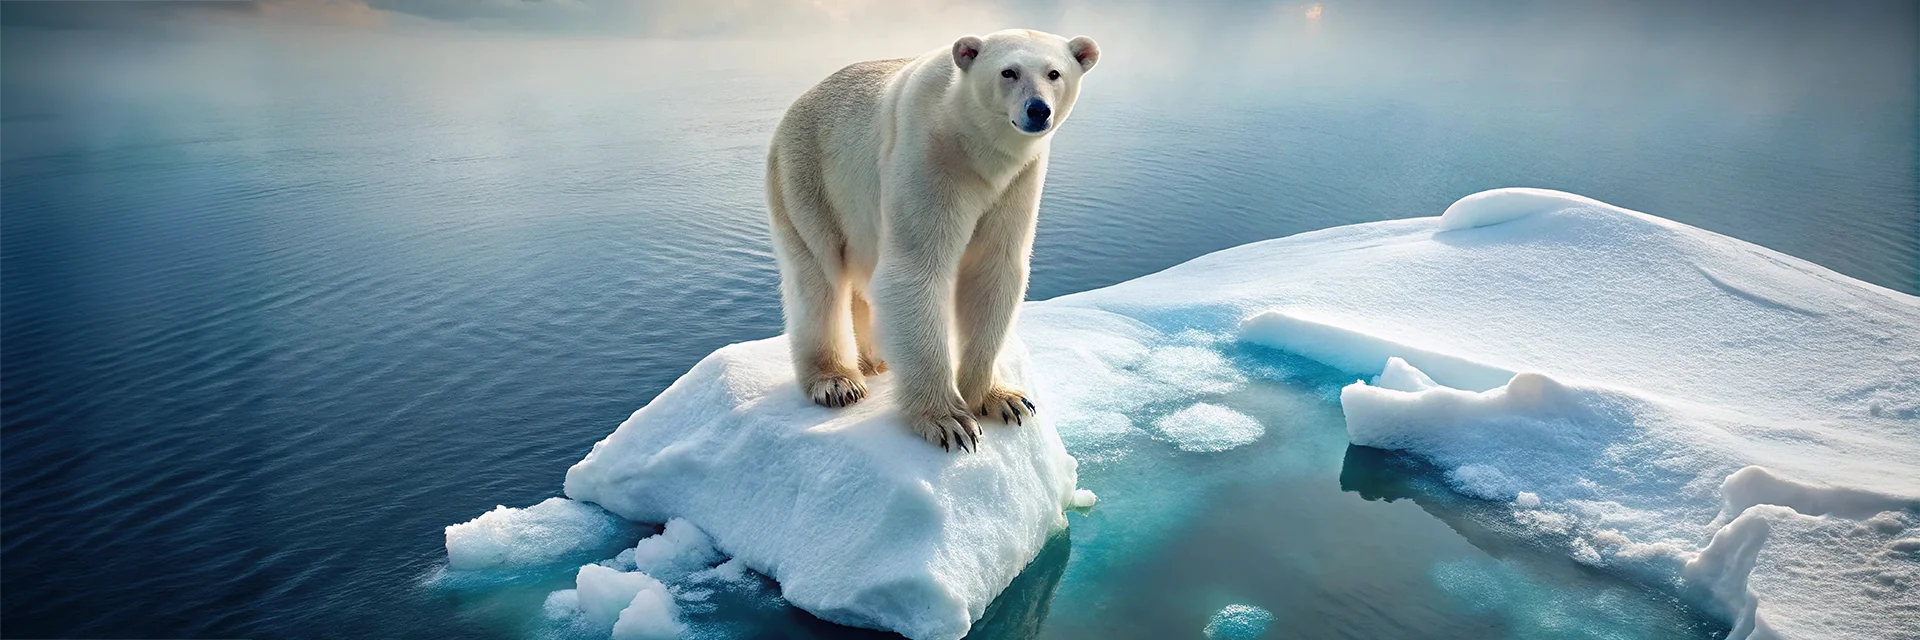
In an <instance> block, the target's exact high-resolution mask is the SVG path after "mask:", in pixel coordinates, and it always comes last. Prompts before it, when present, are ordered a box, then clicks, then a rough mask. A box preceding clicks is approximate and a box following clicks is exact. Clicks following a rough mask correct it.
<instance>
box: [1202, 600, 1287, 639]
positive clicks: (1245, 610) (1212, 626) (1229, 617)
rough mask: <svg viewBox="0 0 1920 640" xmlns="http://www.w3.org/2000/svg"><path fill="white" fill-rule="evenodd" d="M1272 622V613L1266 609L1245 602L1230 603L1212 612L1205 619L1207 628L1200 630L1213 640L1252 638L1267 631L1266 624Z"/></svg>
mask: <svg viewBox="0 0 1920 640" xmlns="http://www.w3.org/2000/svg"><path fill="white" fill-rule="evenodd" d="M1272 623H1273V614H1272V613H1270V612H1268V611H1267V610H1266V609H1262V608H1260V607H1256V606H1253V605H1247V604H1230V605H1227V606H1225V607H1223V608H1221V609H1220V611H1219V612H1218V613H1215V614H1213V618H1212V619H1210V620H1207V628H1205V629H1202V630H1201V631H1202V632H1203V633H1205V634H1207V637H1208V638H1211V639H1213V640H1253V639H1254V638H1258V637H1260V635H1261V634H1264V633H1266V632H1267V625H1269V624H1272Z"/></svg>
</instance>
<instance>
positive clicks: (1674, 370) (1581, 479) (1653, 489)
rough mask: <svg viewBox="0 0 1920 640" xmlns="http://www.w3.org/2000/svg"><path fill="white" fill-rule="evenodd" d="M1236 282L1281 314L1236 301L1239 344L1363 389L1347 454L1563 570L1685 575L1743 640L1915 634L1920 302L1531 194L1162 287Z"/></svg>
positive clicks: (1493, 195) (1489, 198)
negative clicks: (1422, 474) (1509, 514)
mask: <svg viewBox="0 0 1920 640" xmlns="http://www.w3.org/2000/svg"><path fill="white" fill-rule="evenodd" d="M1288 250H1291V252H1292V253H1293V254H1294V256H1293V257H1291V258H1287V257H1281V256H1278V255H1274V256H1273V259H1262V258H1263V257H1264V256H1258V255H1253V254H1269V255H1271V254H1277V253H1280V252H1283V251H1288ZM1236 254H1239V255H1236ZM1229 261H1232V262H1236V263H1239V264H1241V265H1248V266H1246V267H1241V268H1223V269H1219V270H1213V271H1214V272H1213V273H1210V274H1209V276H1208V277H1209V278H1210V279H1213V280H1229V279H1236V280H1240V284H1239V286H1237V287H1235V289H1237V290H1239V291H1242V292H1245V291H1258V292H1259V293H1258V294H1257V296H1252V297H1256V298H1261V299H1270V300H1272V303H1271V304H1270V305H1261V304H1258V303H1249V301H1247V300H1244V299H1243V300H1235V301H1233V303H1234V304H1236V305H1238V306H1240V307H1241V308H1247V309H1257V308H1259V307H1260V306H1270V309H1269V310H1268V311H1265V312H1262V313H1259V314H1257V315H1254V316H1253V317H1252V318H1250V319H1248V320H1247V321H1246V322H1245V323H1244V324H1243V325H1242V334H1241V335H1242V338H1243V339H1245V340H1248V341H1251V342H1255V343H1259V344H1265V345H1269V346H1273V347H1276V348H1280V349H1286V350H1289V351H1294V352H1296V353H1300V354H1302V355H1307V356H1309V357H1312V358H1315V359H1317V360H1320V361H1322V362H1325V363H1327V364H1329V365H1332V366H1334V367H1336V368H1340V369H1343V370H1346V371H1350V372H1352V373H1354V374H1358V375H1369V376H1376V377H1374V379H1373V381H1372V382H1371V384H1369V383H1366V382H1360V383H1355V384H1354V385H1352V386H1349V387H1347V388H1346V389H1345V390H1343V392H1342V393H1341V408H1342V410H1343V412H1344V413H1345V414H1346V418H1347V431H1348V436H1349V438H1350V439H1351V441H1352V442H1353V443H1355V444H1360V445H1366V446H1372V447H1379V448H1388V449H1400V450H1405V451H1409V452H1413V453H1416V454H1419V455H1420V456H1422V457H1423V458H1426V459H1427V460H1429V461H1431V462H1433V463H1435V464H1437V465H1439V466H1441V467H1442V468H1445V469H1447V470H1448V473H1447V479H1448V480H1449V482H1451V483H1453V484H1454V486H1455V488H1456V489H1458V490H1459V491H1461V492H1462V493H1465V494H1468V495H1472V496H1475V497H1479V498H1484V499H1489V500H1504V501H1513V502H1515V504H1516V506H1517V507H1519V508H1518V509H1516V510H1515V512H1514V514H1515V520H1516V522H1517V523H1519V524H1521V525H1524V527H1525V528H1526V530H1529V531H1532V532H1534V534H1535V535H1537V536H1539V537H1540V538H1541V539H1542V540H1545V541H1551V542H1552V543H1553V544H1558V545H1562V546H1564V547H1565V548H1566V549H1567V550H1568V553H1569V554H1570V555H1572V556H1573V557H1574V558H1575V559H1578V560H1581V561H1583V562H1588V563H1589V564H1596V565H1600V566H1613V567H1615V568H1617V569H1618V570H1620V571H1623V572H1627V573H1629V574H1634V575H1639V576H1642V577H1645V578H1648V579H1652V580H1656V581H1658V580H1662V579H1667V578H1671V577H1675V576H1676V575H1677V576H1678V577H1682V578H1684V582H1685V587H1684V588H1686V589H1688V590H1691V591H1693V592H1694V593H1695V595H1696V597H1699V598H1702V599H1704V600H1705V601H1706V602H1707V604H1709V605H1711V606H1715V607H1716V608H1717V609H1718V610H1719V611H1720V613H1722V614H1723V615H1725V616H1727V619H1728V620H1729V621H1730V622H1732V623H1733V624H1734V632H1733V634H1732V636H1733V637H1734V638H1747V637H1754V638H1769V637H1789V638H1886V637H1899V636H1900V635H1901V634H1908V635H1911V634H1913V633H1914V631H1913V630H1914V629H1915V628H1917V627H1920V564H1916V562H1920V558H1915V557H1913V555H1912V554H1907V553H1903V552H1901V551H1899V550H1898V549H1897V548H1896V544H1897V542H1898V541H1899V539H1901V538H1902V537H1903V536H1911V535H1912V533H1910V532H1911V531H1912V529H1913V527H1914V526H1915V525H1916V524H1920V517H1917V516H1916V511H1917V510H1920V420H1916V411H1917V410H1920V300H1916V299H1915V298H1913V297H1911V296H1907V295H1904V294H1900V293H1896V292H1893V291H1889V290H1886V289H1883V288H1880V287H1876V286H1873V285H1869V284H1865V283H1861V282H1858V281H1855V280H1852V279H1849V278H1846V277H1845V276H1841V275H1839V274H1835V273H1833V272H1831V271H1828V270H1826V269H1824V268H1821V267H1819V266H1816V265H1813V264H1810V263H1807V262H1805V261H1802V260H1799V259H1796V258H1792V257H1790V256H1786V255H1783V254H1780V253H1777V252H1773V251H1770V250H1767V249H1765V248H1761V247H1758V246H1754V245H1751V244H1748V243H1745V242H1741V241H1738V240H1734V239H1731V238H1727V237H1724V236H1720V235H1717V234H1713V233H1710V232H1707V231H1703V230H1700V229H1695V228H1693V227H1688V226H1685V225H1680V224H1677V223H1674V222H1671V221H1667V220H1663V219H1660V218H1656V217H1653V216H1648V215H1645V214H1641V213H1637V212H1632V211H1628V210H1625V209H1620V208H1617V207H1613V206H1610V205H1606V204H1603V203H1599V202H1596V201H1593V200H1589V199H1586V198H1580V197H1577V196H1571V195H1567V194H1560V193H1557V192H1551V191H1544V190H1532V189H1529V190H1520V189H1512V190H1498V191H1492V192H1486V193H1481V194H1476V195H1474V196H1470V197H1468V198H1465V199H1462V200H1461V201H1460V202H1459V203H1457V204H1455V205H1454V206H1453V207H1450V208H1449V209H1448V210H1447V212H1446V215H1445V216H1443V217H1442V218H1441V219H1440V220H1438V221H1435V220H1433V219H1424V220H1403V221H1395V222H1388V223H1378V224H1371V225H1363V226H1361V227H1357V228H1343V229H1333V230H1329V231H1327V232H1320V233H1312V234H1304V235H1302V236H1295V237H1293V238H1288V239H1285V240H1280V241H1276V242H1272V243H1262V244H1260V245H1255V246H1252V247H1243V248H1241V249H1235V250H1229V251H1226V252H1222V253H1220V254H1215V255H1213V256H1208V257H1207V258H1203V259H1202V260H1199V261H1195V263H1190V265H1199V266H1183V267H1180V268H1176V269H1175V270H1174V271H1173V272H1170V273H1169V274H1167V275H1174V273H1176V272H1178V271H1180V270H1181V269H1189V268H1195V269H1198V268H1204V265H1200V263H1206V262H1212V263H1226V262H1229ZM1255 264H1258V265H1260V268H1261V269H1262V270H1263V271H1265V272H1266V273H1268V274H1270V275H1265V276H1262V275H1256V274H1253V273H1246V275H1244V276H1240V275H1238V274H1239V273H1243V272H1246V271H1248V270H1250V269H1252V268H1253V267H1252V266H1251V265H1255ZM1220 271H1227V272H1228V273H1224V274H1223V273H1220ZM1160 277H1162V276H1154V277H1151V278H1147V279H1143V280H1152V279H1155V278H1160ZM1169 280H1171V278H1169ZM1164 284H1165V283H1163V285H1164ZM1123 286H1125V285H1123ZM1214 295H1218V294H1214ZM1868 523H1874V524H1868Z"/></svg>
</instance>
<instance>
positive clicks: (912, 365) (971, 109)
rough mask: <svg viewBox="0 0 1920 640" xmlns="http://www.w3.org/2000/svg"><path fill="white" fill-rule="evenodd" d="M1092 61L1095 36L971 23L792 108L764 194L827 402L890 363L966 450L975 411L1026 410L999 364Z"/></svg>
mask: <svg viewBox="0 0 1920 640" xmlns="http://www.w3.org/2000/svg"><path fill="white" fill-rule="evenodd" d="M1098 60H1099V47H1098V46H1097V45H1095V44H1094V42H1093V40H1091V39H1088V38H1086V37H1084V36H1082V37H1078V38H1074V39H1072V40H1068V39H1066V38H1062V37H1060V36H1056V35H1052V34H1047V33H1040V32H1037V31H1028V30H1019V29H1016V30H1008V31H1000V32H996V33H992V34H989V35H987V36H986V37H984V38H981V37H975V36H967V37H963V38H960V39H959V40H956V41H955V42H954V43H953V45H952V46H951V47H941V48H940V49H937V50H934V51H930V52H927V53H926V54H923V55H921V56H919V57H916V58H900V59H893V60H876V61H871V62H862V63H858V64H854V65H852V66H849V67H847V68H845V69H841V70H840V71H839V72H836V73H834V74H833V75H831V76H829V77H828V78H827V79H826V80H824V81H821V83H820V84H818V85H815V86H814V88H813V89H812V90H810V91H808V92H807V93H806V94H805V95H802V96H801V97H800V99H799V100H797V101H795V102H794V104H793V106H792V107H790V108H788V109H787V115H786V117H785V118H784V119H782V120H781V122H780V127H779V129H778V130H777V131H776V132H775V133H774V138H773V146H772V149H771V150H770V152H769V153H768V156H767V200H768V207H769V210H770V214H771V219H772V225H773V245H774V255H775V256H776V257H777V258H778V260H779V262H780V281H781V287H780V290H781V299H782V300H783V302H784V306H785V311H786V319H787V334H788V338H789V340H790V341H791V344H792V348H793V365H794V371H795V373H796V374H797V375H798V376H799V381H800V385H801V387H802V389H803V390H805V391H806V392H807V394H808V395H809V396H811V397H812V398H813V400H814V401H815V402H818V403H820V404H823V405H827V406H844V405H847V404H851V403H854V402H858V401H859V400H860V399H861V398H862V397H864V396H865V395H866V379H865V376H866V375H875V374H878V373H880V372H883V371H887V370H888V369H889V367H891V370H892V371H894V372H895V375H897V376H899V381H898V383H897V384H896V388H897V389H898V393H897V396H898V402H899V409H900V411H901V413H902V414H903V416H904V417H905V418H906V421H907V424H908V425H909V426H911V427H912V428H913V429H914V431H915V432H917V433H919V434H920V435H921V436H923V437H925V438H926V439H927V440H928V441H929V442H933V443H935V444H939V445H941V446H942V447H947V446H953V445H957V446H960V447H962V448H966V449H971V448H972V447H973V446H975V445H976V444H977V443H978V440H979V437H980V429H979V426H978V425H977V424H975V421H974V419H973V416H972V414H975V413H978V414H979V415H982V416H989V417H1000V418H1001V419H1002V420H1004V421H1007V422H1020V421H1022V420H1023V419H1024V418H1025V416H1027V415H1028V414H1030V413H1031V408H1030V403H1029V402H1028V401H1027V399H1026V394H1025V393H1024V392H1023V391H1021V390H1020V389H1016V388H1013V387H1011V386H1008V385H1005V384H1002V383H1001V382H1000V381H997V380H995V379H994V377H993V376H994V373H993V370H994V360H995V359H996V358H997V357H998V355H999V352H1000V347H1001V345H1002V344H1003V343H1004V342H1005V339H1006V334H1007V331H1008V328H1009V327H1010V326H1012V324H1013V317H1014V314H1015V312H1017V311H1018V310H1019V306H1020V302H1021V300H1022V299H1023V298H1025V297H1026V289H1027V258H1028V254H1029V253H1030V252H1031V250H1032V248H1033V230H1034V224H1035V222H1036V216H1037V214H1038V211H1039V205H1040V189H1041V186H1042V184H1043V183H1045V181H1046V175H1047V150H1048V145H1049V143H1050V141H1051V140H1052V134H1053V132H1054V131H1055V130H1057V129H1058V128H1059V126H1060V123H1061V122H1064V121H1065V120H1066V118H1067V115H1068V114H1069V113H1071V112H1072V110H1073V103H1074V100H1075V98H1077V97H1078V96H1079V93H1080V77H1081V75H1082V74H1084V73H1085V72H1086V71H1087V70H1088V69H1091V68H1093V65H1094V63H1095V62H1097V61H1098ZM1007 70H1012V71H1013V72H1014V75H1015V76H1016V77H1014V78H1007V77H1004V76H1003V72H1005V71H1007ZM1049 72H1058V73H1059V77H1058V78H1057V79H1056V78H1050V77H1049ZM1032 100H1038V101H1040V102H1041V103H1044V104H1045V105H1046V106H1047V108H1048V109H1049V110H1050V111H1051V115H1050V117H1047V118H1045V119H1044V121H1043V120H1041V119H1036V118H1034V117H1032V114H1033V113H1035V112H1032V111H1030V110H1029V107H1030V106H1031V105H1032V102H1031V101H1032ZM1041 112H1042V113H1043V112H1044V110H1043V111H1041ZM956 350H957V351H958V359H957V360H958V362H957V365H956V358H955V351H956Z"/></svg>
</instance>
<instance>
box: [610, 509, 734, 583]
mask: <svg viewBox="0 0 1920 640" xmlns="http://www.w3.org/2000/svg"><path fill="white" fill-rule="evenodd" d="M721 559H722V556H721V555H720V552H719V551H718V550H716V549H714V548H713V539H712V538H709V537H707V534H706V532H703V531H701V530H700V528H699V527H695V526H693V523H690V522H687V520H686V519H685V518H674V519H672V520H668V521H667V527H666V529H665V530H664V531H661V532H660V535H656V536H652V537H649V538H647V539H645V540H641V541H640V542H639V543H638V544H636V545H634V547H633V556H632V563H633V566H634V568H635V569H638V570H640V571H644V572H646V573H647V575H651V576H657V577H659V578H660V579H662V580H674V579H677V578H679V577H681V576H685V575H687V574H691V573H693V572H696V571H700V570H702V569H706V568H707V567H711V566H713V565H714V563H717V562H720V560H721Z"/></svg>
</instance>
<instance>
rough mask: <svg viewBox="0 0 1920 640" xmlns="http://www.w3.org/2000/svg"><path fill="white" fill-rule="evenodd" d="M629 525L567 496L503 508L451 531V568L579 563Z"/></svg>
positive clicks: (458, 525)
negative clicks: (523, 506) (564, 562)
mask: <svg viewBox="0 0 1920 640" xmlns="http://www.w3.org/2000/svg"><path fill="white" fill-rule="evenodd" d="M630 527H631V525H629V524H627V523H625V522H623V521H621V520H620V518H619V517H618V516H615V515H613V514H611V513H607V511H606V510H604V509H601V508H600V507H596V506H594V505H591V504H586V503H583V502H575V501H573V500H568V499H566V498H548V499H546V501H544V502H541V503H540V504H536V505H533V506H531V507H527V508H524V509H515V508H512V507H506V506H499V507H495V508H494V509H493V510H492V511H488V512H486V513H483V514H480V517H478V518H474V519H472V520H469V521H467V522H462V523H460V524H456V525H451V526H448V527H447V531H446V536H447V566H448V568H450V569H457V570H474V569H504V568H524V567H533V566H540V565H549V564H555V563H559V562H562V561H569V560H581V559H583V558H582V557H581V556H583V555H589V556H590V555H591V554H592V553H594V552H596V551H598V550H599V549H601V548H602V547H603V546H605V545H606V543H607V541H609V540H613V539H616V538H618V537H619V534H620V533H621V532H622V531H624V530H626V529H628V528H630Z"/></svg>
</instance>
